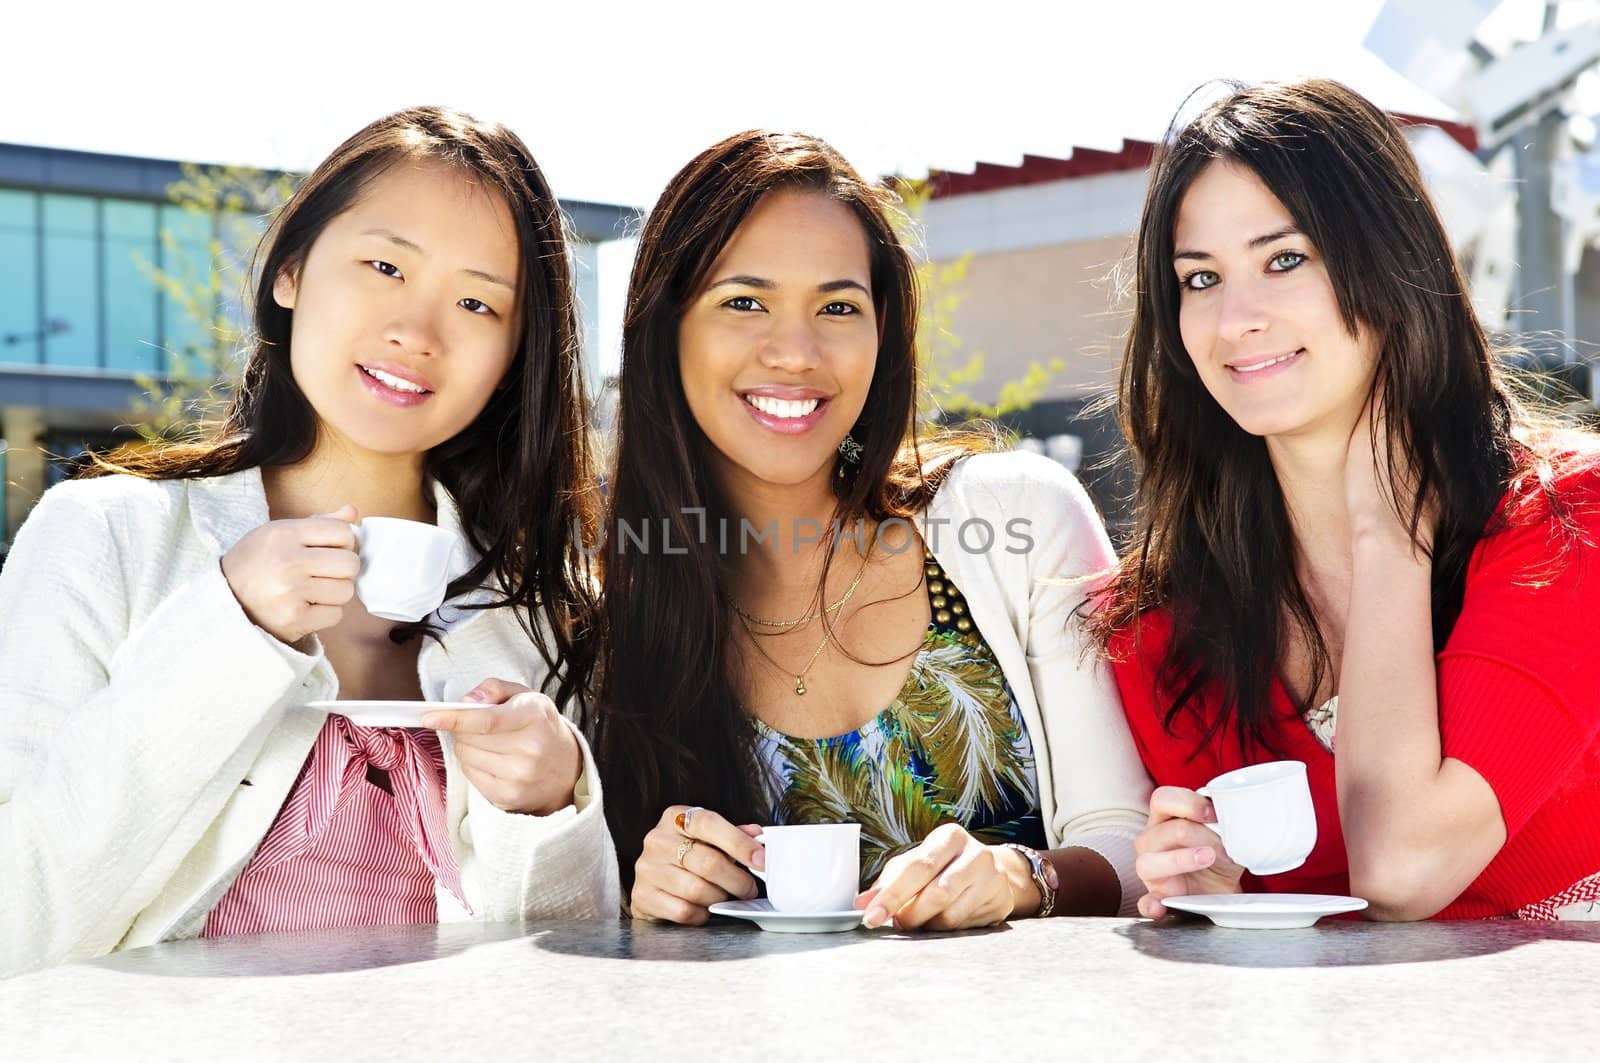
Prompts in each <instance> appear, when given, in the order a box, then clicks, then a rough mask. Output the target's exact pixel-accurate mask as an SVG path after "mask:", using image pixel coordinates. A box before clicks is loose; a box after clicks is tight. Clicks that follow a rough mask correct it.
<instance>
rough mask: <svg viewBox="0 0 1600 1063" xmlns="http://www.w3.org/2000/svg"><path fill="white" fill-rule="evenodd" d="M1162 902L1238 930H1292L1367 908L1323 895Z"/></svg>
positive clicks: (1234, 896) (1225, 896)
mask: <svg viewBox="0 0 1600 1063" xmlns="http://www.w3.org/2000/svg"><path fill="white" fill-rule="evenodd" d="M1161 903H1162V904H1164V905H1166V906H1167V907H1168V908H1176V909H1177V910H1178V911H1180V912H1193V913H1195V914H1196V915H1203V916H1205V917H1206V918H1207V919H1209V920H1211V921H1212V922H1213V923H1215V924H1217V925H1218V926H1227V927H1233V928H1235V929H1237V930H1293V929H1296V928H1299V927H1305V926H1310V925H1311V924H1313V923H1315V922H1316V921H1317V920H1318V919H1321V918H1322V917H1323V916H1325V915H1338V914H1340V913H1342V912H1359V911H1361V909H1363V908H1365V907H1366V906H1367V902H1366V901H1364V900H1362V899H1361V898H1360V897H1333V896H1329V895H1328V894H1325V893H1215V894H1210V895H1204V894H1202V895H1199V896H1192V897H1171V898H1168V899H1167V900H1164V901H1162V902H1161Z"/></svg>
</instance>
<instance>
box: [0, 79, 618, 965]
mask: <svg viewBox="0 0 1600 1063" xmlns="http://www.w3.org/2000/svg"><path fill="white" fill-rule="evenodd" d="M262 246H263V251H264V260H263V262H262V264H261V268H260V274H259V278H258V279H257V282H256V288H255V301H254V312H255V324H256V328H257V331H258V333H259V337H258V339H257V341H256V344H255V348H254V350H253V351H252V352H251V355H250V358H249V362H248V364H247V366H246V367H245V370H244V377H243V381H242V383H241V384H240V385H239V388H238V391H237V393H236V396H235V400H234V402H233V405H232V408H231V410H230V412H229V414H228V417H227V420H226V423H225V424H223V425H222V426H221V427H220V430H219V431H218V432H217V433H216V434H215V436H214V437H213V438H212V439H211V440H209V441H207V442H204V443H199V444H195V445H191V446H185V447H178V448H173V449H166V450H159V451H155V452H133V453H125V454H120V455H114V456H112V457H110V458H108V459H104V460H102V461H101V462H100V463H99V466H98V468H97V469H96V470H94V471H95V472H96V473H97V474H98V475H95V476H91V477H88V478H84V479H80V480H77V481H73V482H68V483H65V484H62V485H60V486H58V487H56V488H53V489H52V490H51V491H49V492H47V493H46V495H45V496H44V498H43V499H42V500H41V502H40V503H39V505H38V507H37V508H36V509H35V511H34V512H33V513H32V514H31V515H30V516H29V519H28V521H27V523H26V524H25V525H24V527H23V529H22V531H21V533H20V534H19V535H18V537H17V540H16V544H15V548H14V550H13V551H12V554H11V557H10V560H9V562H8V564H7V565H6V567H5V570H4V573H3V574H0V632H3V633H0V673H3V674H4V675H5V676H6V680H5V683H4V684H3V689H0V911H3V914H0V927H3V935H0V956H3V957H4V960H3V961H0V967H5V968H8V969H9V968H12V967H14V966H24V967H26V966H33V965H37V964H41V963H46V962H52V961H58V960H61V959H64V958H68V957H73V956H87V955H94V954H99V953H103V952H107V951H109V950H111V949H115V948H126V947H131V946H137V945H142V944H148V943H151V942H155V941H161V940H167V939H171V938H180V937H192V936H196V935H202V936H214V935H219V934H233V933H248V932H253V931H258V930H272V929H303V928H309V927H320V926H352V925H371V924H376V923H405V922H428V921H433V920H434V919H444V920H450V919H465V918H471V917H476V918H496V919H507V918H519V917H523V916H537V915H568V916H570V915H582V914H597V913H602V912H610V911H615V909H616V905H617V903H618V894H617V884H616V874H615V872H614V870H613V869H612V868H613V863H614V861H613V858H612V855H611V849H610V842H609V834H608V832H607V830H606V827H605V822H604V816H603V814H602V812H601V809H600V807H599V797H600V794H599V790H598V786H597V783H596V778H595V774H594V769H593V764H592V761H591V760H589V758H588V757H587V754H586V747H585V745H584V743H583V741H582V739H581V738H580V737H579V736H578V734H577V733H576V731H575V729H574V728H573V727H572V726H571V725H569V724H568V723H567V722H566V721H565V720H564V719H563V718H562V716H561V713H560V712H559V711H558V708H557V703H558V702H560V703H570V702H572V701H574V700H575V699H577V698H578V697H579V696H580V694H581V690H582V687H583V684H584V682H585V680H586V677H587V673H588V661H589V655H590V653H591V650H590V644H589V643H588V642H587V641H586V638H587V632H588V629H589V628H590V627H591V626H592V615H591V614H592V612H593V609H594V606H593V600H592V590H591V586H590V579H589V577H588V576H587V574H586V572H587V570H586V567H585V559H584V558H583V556H582V555H581V554H580V553H579V552H578V551H577V549H576V547H575V544H573V543H571V541H570V540H569V538H568V529H569V527H570V526H571V525H572V524H573V523H574V522H576V523H578V524H580V525H582V524H585V523H588V524H592V523H593V507H594V502H593V498H592V490H593V488H592V486H591V485H592V471H591V469H590V464H589V457H588V452H587V450H586V446H585V443H584V430H585V421H584V405H583V404H584V395H583V389H582V384H581V377H580V374H579V371H578V366H579V362H578V359H577V356H576V350H577V340H576V336H577V327H576V323H575V314H574V309H573V297H572V289H571V279H570V277H569V274H568V266H567V259H566V247H565V244H564V238H563V223H562V219H561V214H560V209H559V206H558V204H557V203H556V200H555V198H554V197H553V196H552V195H551V193H550V190H549V188H548V187H547V186H546V184H545V182H544V178H543V176H542V175H541V173H540V171H539V169H538V167H537V165H536V164H535V163H534V161H533V159H532V157H531V156H530V155H529V154H528V150H527V148H526V147H525V146H524V145H523V144H522V142H521V141H520V140H519V139H518V138H517V137H516V136H515V134H513V133H511V132H510V131H509V130H507V129H505V128H504V127H502V126H499V125H497V124H492V123H486V122H480V121H478V120H476V119H473V118H471V117H469V116H467V115H463V114H460V113H457V112H453V111H448V110H443V109H439V108H415V109H412V110H407V111H402V112H399V113H397V114H394V115H390V116H389V117H387V118H384V119H380V120H379V121H377V122H374V123H373V124H371V125H369V126H368V127H366V128H365V129H363V130H361V131H360V132H358V133H357V134H355V135H354V136H353V137H351V138H350V139H349V140H348V141H346V142H345V143H344V144H343V145H341V146H340V147H339V148H338V149H336V150H335V151H334V153H333V154H332V155H331V156H329V157H328V158H327V159H326V160H325V161H323V162H322V163H321V164H320V165H319V166H318V167H317V168H316V169H315V170H314V171H313V172H312V173H311V174H310V175H309V176H308V177H307V178H306V179H305V181H304V182H303V183H302V184H301V185H300V187H299V189H298V190H297V191H296V193H295V195H294V196H293V197H292V198H291V200H290V201H289V203H288V204H287V205H286V206H285V207H284V209H283V210H282V211H281V213H280V214H279V215H278V216H277V218H276V219H275V221H274V222H273V224H272V227H271V229H270V230H269V232H268V233H267V235H266V237H265V239H264V241H263V245H262ZM379 516H385V517H398V518H403V519H409V520H411V521H416V522H423V523H425V524H429V525H435V524H436V525H438V526H439V527H440V528H442V529H446V530H448V531H449V532H451V533H452V534H453V535H454V536H456V537H457V546H458V548H459V550H460V553H461V556H462V558H463V561H462V563H461V564H459V565H458V566H457V567H456V569H455V571H454V572H453V573H452V575H453V579H452V580H451V582H450V584H449V586H448V588H447V590H446V592H445V594H446V597H445V600H444V602H443V603H442V604H441V605H440V606H439V607H438V608H437V609H436V610H435V611H434V612H433V613H432V614H430V615H429V616H427V617H425V618H424V622H423V623H421V624H399V625H397V624H395V623H393V622H392V621H389V620H385V619H383V618H382V617H381V616H378V615H373V614H372V613H369V612H368V611H367V609H366V608H365V607H364V604H363V602H362V601H360V600H357V599H356V598H355V596H354V591H355V577H356V576H357V573H358V570H359V569H360V568H361V566H362V564H363V556H362V555H363V553H364V552H365V549H366V548H365V547H359V546H358V539H357V529H356V527H355V526H356V525H359V524H361V523H362V522H363V520H364V518H373V517H379ZM382 611H383V610H378V609H375V610H374V612H375V613H377V612H382ZM402 612H407V611H406V610H402ZM410 612H414V610H412V611H410ZM523 682H529V683H531V684H532V685H534V686H536V687H539V688H541V690H542V691H543V692H539V693H535V692H531V691H529V690H528V688H527V687H526V686H523V685H522V683H523ZM551 695H553V697H552V696H551ZM335 698H337V699H338V700H339V702H340V704H341V705H343V704H344V703H347V702H352V701H361V700H381V701H409V702H416V701H425V702H438V701H445V702H462V701H465V702H468V703H472V702H476V703H479V704H481V706H482V707H481V708H461V709H455V710H453V711H437V712H433V713H431V714H424V715H422V717H421V721H420V722H421V723H422V724H423V727H409V728H408V727H386V726H358V725H356V724H355V723H353V722H352V721H351V720H350V719H348V718H346V716H345V715H343V714H341V713H339V712H337V711H335V712H333V713H329V712H325V711H310V710H308V709H307V708H305V706H306V705H307V703H311V702H325V701H329V700H331V699H335ZM346 711H349V712H350V713H351V714H352V715H354V714H355V713H354V711H353V710H348V709H347V710H346ZM434 729H438V730H442V731H445V732H447V734H446V736H445V737H444V738H443V740H442V741H441V738H440V737H439V736H438V735H436V734H435V733H434Z"/></svg>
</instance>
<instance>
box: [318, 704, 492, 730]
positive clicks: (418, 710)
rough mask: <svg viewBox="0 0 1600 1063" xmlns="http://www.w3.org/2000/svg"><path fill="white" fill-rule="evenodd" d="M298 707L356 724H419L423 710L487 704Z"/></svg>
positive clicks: (387, 725)
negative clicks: (336, 715) (336, 714)
mask: <svg viewBox="0 0 1600 1063" xmlns="http://www.w3.org/2000/svg"><path fill="white" fill-rule="evenodd" d="M301 707H302V708H306V709H312V710H313V711H316V712H333V713H338V714H339V715H340V716H343V717H345V718H346V719H348V720H349V721H350V722H351V723H353V724H355V725H356V726H358V727H421V726H422V714H423V713H425V712H433V711H435V710H438V709H485V708H488V707H489V706H487V705H485V704H483V703H482V702H472V701H308V702H306V703H305V704H304V705H303V706H301Z"/></svg>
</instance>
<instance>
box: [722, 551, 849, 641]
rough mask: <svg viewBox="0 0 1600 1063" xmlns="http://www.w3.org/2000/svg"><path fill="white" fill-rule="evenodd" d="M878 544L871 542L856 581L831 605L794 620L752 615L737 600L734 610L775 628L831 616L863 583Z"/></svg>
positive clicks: (754, 620) (755, 621)
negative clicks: (740, 606)
mask: <svg viewBox="0 0 1600 1063" xmlns="http://www.w3.org/2000/svg"><path fill="white" fill-rule="evenodd" d="M876 545H877V544H876V543H873V544H871V545H869V546H868V547H867V553H866V556H865V557H863V558H862V559H861V571H860V572H857V573H856V578H855V582H853V583H851V584H850V586H849V587H848V588H846V590H845V592H844V594H842V595H840V597H839V600H838V601H836V602H834V603H833V604H832V605H830V606H827V607H826V608H823V609H813V610H812V611H811V612H809V613H807V614H806V615H805V616H801V617H796V618H795V619H793V620H763V619H762V618H761V617H759V616H752V615H750V614H749V613H747V612H745V611H744V610H743V609H740V608H739V606H738V603H736V602H735V603H731V604H733V611H734V612H736V613H738V614H739V615H740V616H742V617H743V618H744V619H745V620H747V621H749V622H750V623H752V624H756V625H759V626H761V627H775V628H791V627H799V626H800V625H801V624H809V623H811V621H813V620H815V619H817V618H818V617H819V616H821V615H823V614H824V613H827V614H829V615H830V616H831V615H833V614H835V613H837V612H838V611H839V610H840V609H843V608H844V603H845V602H848V601H849V600H850V596H851V595H852V594H854V593H855V592H856V587H857V586H858V585H859V584H860V583H861V577H862V576H863V575H865V574H866V571H867V562H868V561H869V560H870V559H871V558H872V548H873V546H876Z"/></svg>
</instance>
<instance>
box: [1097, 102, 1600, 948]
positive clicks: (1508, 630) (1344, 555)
mask: <svg viewBox="0 0 1600 1063" xmlns="http://www.w3.org/2000/svg"><path fill="white" fill-rule="evenodd" d="M1167 144H1168V147H1167V148H1166V149H1165V151H1164V152H1163V155H1162V157H1161V158H1160V159H1159V161H1158V162H1157V164H1156V167H1155V171H1154V175H1153V177H1152V180H1151V185H1150V191H1149V194H1148V197H1147V199H1146V201H1145V208H1144V216H1143V219H1142V222H1141V227H1140V235H1139V245H1138V292H1139V297H1138V305H1137V307H1136V310H1135V314H1134V321H1133V328H1132V332H1131V334H1130V337H1129V340H1128V347H1127V354H1126V357H1125V359H1124V362H1123V368H1122V378H1121V383H1120V391H1121V394H1120V399H1121V410H1122V417H1123V422H1124V428H1125V430H1126V432H1127V434H1128V438H1129V440H1130V443H1131V446H1132V448H1133V450H1134V452H1135V454H1136V456H1137V458H1138V461H1139V464H1140V466H1141V480H1140V485H1139V493H1138V515H1137V523H1136V528H1135V533H1134V539H1133V543H1132V548H1131V550H1130V551H1129V552H1128V554H1127V559H1126V561H1125V564H1124V568H1123V570H1122V572H1121V573H1120V574H1119V577H1118V579H1117V581H1116V583H1115V584H1114V586H1113V588H1112V589H1111V591H1110V593H1109V596H1108V598H1107V601H1106V607H1105V609H1104V611H1103V612H1102V613H1101V614H1100V616H1099V621H1100V624H1101V631H1102V634H1103V636H1104V637H1105V639H1106V642H1107V644H1108V648H1109V650H1110V652H1111V655H1112V657H1113V659H1114V660H1115V662H1116V669H1117V676H1118V682H1119V686H1120V687H1121V691H1122V697H1123V702H1124V708H1125V710H1126V712H1127V715H1128V721H1129V723H1130V725H1131V727H1132V731H1133V734H1134V738H1135V740H1136V741H1137V743H1138V745H1139V748H1140V752H1141V754H1142V755H1143V758H1144V762H1145V765H1146V767H1147V768H1148V769H1149V770H1150V773H1151V775H1152V776H1153V778H1154V780H1155V782H1156V784H1157V786H1158V787H1159V788H1158V789H1157V790H1156V791H1155V794H1154V795H1153V797H1152V799H1151V811H1150V819H1149V825H1148V827H1147V828H1146V830H1145V831H1144V833H1143V834H1142V835H1141V836H1140V838H1139V843H1138V849H1139V854H1140V855H1139V858H1138V865H1137V866H1138V871H1139V875H1140V877H1141V878H1142V879H1143V881H1144V883H1145V886H1146V889H1147V890H1148V893H1147V895H1146V896H1145V897H1144V898H1142V900H1141V901H1140V911H1141V912H1142V913H1143V914H1145V915H1146V916H1149V917H1152V918H1154V917H1157V916H1160V915H1162V914H1164V912H1165V911H1166V908H1165V906H1164V905H1163V904H1162V901H1163V900H1164V899H1166V898H1170V897H1174V896H1178V895H1183V894H1194V893H1221V892H1236V891H1240V890H1251V891H1255V890H1271V891H1287V892H1319V893H1354V894H1355V895H1357V896H1360V897H1364V898H1366V899H1367V900H1368V901H1370V902H1371V907H1370V908H1369V909H1368V914H1369V915H1370V916H1371V917H1373V918H1377V919H1393V920H1403V919H1424V918H1428V917H1431V916H1435V915H1442V916H1444V917H1447V918H1449V917H1456V918H1470V917H1483V916H1507V915H1521V916H1524V917H1536V918H1537V917H1543V918H1558V917H1580V918H1581V917H1585V916H1587V915H1589V913H1591V912H1593V911H1594V909H1595V907H1596V905H1595V904H1594V903H1593V902H1594V901H1595V900H1596V898H1597V897H1600V874H1597V872H1600V827H1597V824H1600V635H1597V634H1595V628H1594V625H1593V622H1592V620H1591V616H1592V605H1591V602H1592V601H1593V600H1594V599H1595V598H1596V597H1597V596H1600V568H1597V565H1600V556H1597V555H1596V554H1595V553H1594V549H1595V546H1594V544H1595V543H1597V542H1600V472H1597V471H1596V462H1595V460H1594V458H1593V454H1594V453H1595V451H1594V447H1593V440H1592V438H1591V437H1589V436H1585V435H1580V434H1575V433H1557V432H1555V431H1554V430H1552V429H1548V428H1539V427H1538V426H1536V425H1534V424H1533V422H1532V421H1530V419H1529V418H1528V417H1527V416H1526V415H1525V414H1524V412H1523V411H1522V410H1521V408H1520V407H1519V406H1518V405H1517V404H1516V402H1515V401H1514V400H1513V399H1512V398H1510V397H1509V396H1508V394H1507V392H1506V389H1505V387H1504V385H1503V382H1502V380H1501V378H1500V375H1499V373H1498V371H1497V369H1496V367H1495V363H1494V361H1493V359H1492V358H1491V354H1490V350H1489V346H1488V344H1487V343H1486V341H1485V338H1484V334H1483V331H1482V329H1481V327H1480V326H1479V324H1478V321H1477V319H1476V318H1475V317H1474V315H1473V311H1472V308H1471V305H1470V303H1469V302H1468V299H1467V296H1466V294H1465V286H1464V284H1463V282H1462V279H1461V276H1460V274H1459V272H1458V270H1457V267H1456V262H1455V258H1454V256H1453V253H1452V251H1451V248H1450V244H1449V241H1448V239H1447V237H1446V235H1445V232H1444V229H1443V227H1442V226H1441V224H1440V222H1439V219H1438V216H1437V215H1436V213H1435V212H1434V209H1433V207H1432V205H1431V203H1430V202H1429V199H1428V195H1427V191H1426V188H1425V186H1424V183H1423V180H1422V177H1421V176H1420V174H1419V173H1418V170H1417V165H1416V161H1415V159H1414V158H1413V157H1412V155H1411V153H1410V151H1409V149H1408V148H1407V146H1406V141H1405V138H1404V136H1403V135H1402V133H1401V131H1400V129H1399V128H1398V127H1397V126H1396V125H1395V123H1394V122H1393V121H1392V120H1391V119H1389V118H1388V116H1386V115H1385V114H1384V113H1383V112H1382V111H1380V110H1379V109H1378V108H1376V107H1374V106H1373V105H1372V104H1371V103H1369V102H1368V101H1366V100H1365V99H1363V98H1361V97H1360V96H1358V95H1356V94H1355V93H1353V92H1351V91H1350V90H1349V89H1346V88H1344V87H1343V86H1341V85H1338V84H1336V83H1333V82H1328V81H1308V82H1302V83H1298V84H1293V85H1264V86H1258V87H1255V88H1250V89H1242V90H1240V91H1237V92H1235V93H1234V94H1232V95H1231V96H1229V97H1227V98H1226V99H1223V100H1221V101H1219V102H1217V103H1215V104H1213V105H1212V106H1210V107H1209V108H1207V109H1206V110H1205V111H1204V112H1203V113H1201V114H1200V115H1199V116H1198V117H1196V118H1194V119H1193V120H1192V121H1190V122H1189V123H1188V124H1187V125H1186V126H1184V127H1183V128H1182V129H1181V130H1176V131H1175V132H1174V134H1173V135H1172V136H1170V137H1169V138H1168V140H1167ZM1335 734H1336V735H1337V743H1335ZM1335 745H1336V746H1337V750H1338V755H1337V757H1335V756H1334V749H1335ZM1281 758H1290V759H1296V760H1302V761H1304V762H1305V763H1306V765H1307V768H1308V776H1309V779H1310V783H1311V790H1312V795H1313V799H1314V801H1315V804H1316V810H1317V819H1318V835H1319V836H1318V841H1317V846H1316V848H1315V849H1314V850H1313V851H1312V853H1311V855H1310V857H1309V859H1307V860H1306V862H1305V864H1304V865H1303V866H1302V867H1300V868H1298V869H1296V870H1295V871H1292V872H1289V873H1286V874H1283V875H1275V876H1269V877H1267V878H1266V879H1265V880H1259V879H1256V878H1255V877H1254V876H1251V875H1249V874H1247V873H1246V872H1245V871H1244V870H1243V869H1242V868H1241V867H1239V866H1238V865H1237V864H1235V863H1233V862H1232V861H1231V860H1230V859H1229V858H1228V854H1227V852H1226V851H1225V849H1224V848H1223V846H1222V845H1221V843H1220V839H1219V838H1218V836H1217V835H1216V834H1215V833H1213V832H1212V830H1211V829H1210V828H1209V826H1208V824H1210V823H1212V822H1214V820H1215V816H1214V814H1213V812H1212V809H1211V806H1210V802H1209V801H1207V800H1206V799H1205V798H1203V797H1201V796H1199V795H1198V794H1197V793H1195V789H1196V788H1197V787H1199V786H1201V785H1203V784H1204V783H1205V782H1206V781H1207V780H1209V779H1210V778H1212V777H1213V776H1215V775H1217V774H1220V773H1221V772H1224V771H1227V770H1229V769H1232V768H1236V767H1240V766H1243V765H1245V764H1251V763H1257V762H1261V761H1268V760H1275V759H1281ZM1589 917H1592V916H1589Z"/></svg>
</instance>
